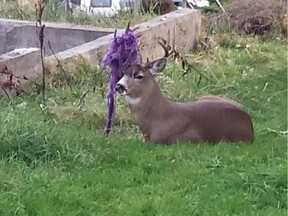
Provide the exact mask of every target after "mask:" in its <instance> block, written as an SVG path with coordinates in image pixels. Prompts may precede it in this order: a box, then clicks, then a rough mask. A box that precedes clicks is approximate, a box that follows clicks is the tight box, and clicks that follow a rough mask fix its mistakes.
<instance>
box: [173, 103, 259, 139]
mask: <svg viewBox="0 0 288 216" xmlns="http://www.w3.org/2000/svg"><path fill="white" fill-rule="evenodd" d="M173 106H175V113H176V115H178V117H179V118H180V119H181V121H182V127H179V128H181V129H179V130H182V132H181V131H179V134H182V136H183V137H184V138H185V139H192V140H194V141H198V142H203V141H204V142H210V143H217V142H220V141H221V140H224V141H228V142H238V141H244V142H253V139H254V132H253V124H252V120H251V118H250V116H249V115H248V113H247V112H246V111H245V110H244V109H243V108H241V107H239V106H238V105H236V104H233V103H231V102H226V101H220V100H219V101H218V100H211V101H210V100H203V101H197V102H195V103H191V104H174V105H173ZM190 134H191V137H189V135H190ZM180 138H181V137H180Z"/></svg>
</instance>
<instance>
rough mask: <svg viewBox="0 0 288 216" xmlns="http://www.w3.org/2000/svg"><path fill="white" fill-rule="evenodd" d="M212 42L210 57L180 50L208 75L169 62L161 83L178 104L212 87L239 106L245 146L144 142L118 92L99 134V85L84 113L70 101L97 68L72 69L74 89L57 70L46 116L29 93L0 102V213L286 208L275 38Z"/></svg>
mask: <svg viewBox="0 0 288 216" xmlns="http://www.w3.org/2000/svg"><path fill="white" fill-rule="evenodd" d="M214 39H215V40H214V41H215V43H214V45H213V48H212V49H211V50H210V51H209V52H198V53H195V54H191V55H190V56H188V58H189V60H190V61H191V62H193V66H194V67H195V68H197V69H198V70H199V71H201V72H202V73H203V74H204V75H205V76H206V77H207V78H208V80H207V79H205V78H202V80H201V81H200V83H199V82H198V80H199V75H198V73H197V72H196V71H194V70H192V71H191V72H190V73H189V74H188V75H186V76H183V75H182V74H183V72H182V71H181V69H180V65H178V64H175V63H173V62H172V61H171V62H170V64H169V65H168V66H167V70H166V71H165V73H164V74H163V75H162V76H160V77H158V80H159V83H160V84H161V87H162V89H163V92H164V93H165V95H167V97H168V98H170V99H173V100H177V101H188V100H194V99H195V98H197V97H199V96H201V95H205V94H215V95H223V96H226V97H229V98H232V99H234V100H236V101H237V102H239V103H241V104H242V105H244V106H245V108H246V109H247V111H248V112H249V113H250V114H251V116H252V118H253V122H254V125H255V137H256V139H255V143H254V144H252V145H249V144H243V145H239V144H227V143H221V144H219V145H214V146H210V145H206V144H204V145H196V144H193V143H177V144H174V145H171V146H160V145H149V144H146V143H144V142H143V141H142V138H141V135H140V133H139V131H138V130H137V127H136V126H135V125H134V122H133V119H132V118H131V117H130V113H129V112H128V109H127V105H126V104H125V103H124V102H123V100H122V99H121V98H118V104H119V105H118V110H117V116H116V120H115V125H114V126H113V131H112V132H111V134H110V135H109V136H108V137H105V136H104V135H103V126H104V122H105V118H106V110H105V102H104V99H103V98H102V96H101V92H102V91H103V87H99V85H96V91H95V93H92V91H90V93H88V96H87V97H86V105H85V106H84V107H83V109H82V110H76V108H75V105H74V103H75V102H77V100H78V99H79V97H80V96H81V94H82V93H83V92H84V91H86V90H87V89H91V90H92V83H96V84H97V82H96V81H97V80H94V79H97V77H98V78H99V73H98V70H97V69H92V68H89V67H85V68H84V69H83V71H81V75H78V77H77V71H75V72H71V74H70V76H71V77H74V79H75V83H77V82H76V80H77V79H79V80H80V81H82V82H78V83H80V84H74V85H73V89H72V91H71V90H69V88H67V86H65V83H64V84H63V83H62V85H61V86H60V85H59V83H57V82H56V80H57V76H56V75H55V76H54V78H53V79H51V80H52V81H51V83H50V86H52V87H51V88H49V89H47V98H48V99H47V108H46V109H45V110H44V111H41V109H40V108H39V106H38V104H39V103H41V96H39V95H35V94H31V95H27V94H26V95H23V96H20V97H17V98H14V99H13V102H11V101H9V100H8V99H7V98H0V110H1V111H0V122H1V130H0V158H1V159H0V215H5V216H6V215H29V216H31V215H41V216H44V215H69V216H70V215H72V216H73V215H75V216H76V215H77V216H78V215H85V216H86V215H109V216H110V215H133V216H134V215H165V216H166V215H173V216H174V215H185V216H186V215H199V216H202V215H219V216H223V215H229V216H230V215H243V216H247V215H261V216H262V215H263V216H267V215H271V216H274V215H277V216H278V215H286V212H287V199H286V198H287V160H286V159H287V146H286V144H287V137H286V136H285V135H283V133H282V132H283V131H284V132H285V131H287V61H286V60H287V53H286V48H285V46H284V44H285V41H284V40H281V39H279V40H273V41H267V40H266V41H262V40H258V39H257V38H243V37H238V36H235V35H234V36H233V37H229V39H227V37H226V35H222V36H220V37H217V38H216V37H215V38H214ZM58 78H59V77H58ZM106 81H107V76H105V79H104V82H105V83H106ZM197 83H198V84H197ZM104 87H106V85H105V86H104ZM22 102H26V103H27V107H26V108H25V109H21V108H19V107H17V105H19V104H21V103H22ZM13 106H14V107H15V109H13V108H12V107H13Z"/></svg>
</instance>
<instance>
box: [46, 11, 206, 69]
mask: <svg viewBox="0 0 288 216" xmlns="http://www.w3.org/2000/svg"><path fill="white" fill-rule="evenodd" d="M200 26H201V14H200V12H199V11H197V10H194V9H181V10H177V11H174V12H171V13H169V14H166V15H163V16H159V17H156V18H154V19H152V20H150V21H147V22H144V23H141V24H139V25H137V27H139V29H138V30H137V31H136V33H137V34H141V35H142V36H141V38H140V40H141V54H142V58H143V60H145V59H146V58H147V57H148V58H149V59H150V60H153V59H155V58H159V57H161V56H163V55H164V52H163V49H162V48H161V46H160V45H159V44H158V43H157V41H156V40H155V39H154V38H155V37H159V36H160V37H163V38H166V39H167V37H168V32H169V31H170V37H171V38H172V36H173V32H174V29H175V31H176V40H175V42H176V49H178V50H179V51H180V53H183V54H184V53H187V52H189V51H191V50H192V49H193V48H194V47H195V45H196V43H197V40H198V37H199V34H200ZM122 32H123V30H122V31H121V30H120V31H118V34H121V33H122ZM112 40H113V34H110V35H107V36H104V37H102V38H98V39H96V40H94V41H91V42H88V43H85V44H83V45H81V46H77V47H74V48H72V49H68V50H65V51H63V52H59V53H58V54H57V57H58V58H59V59H60V60H61V61H62V63H63V64H68V65H71V66H72V67H73V64H76V65H77V64H78V63H76V62H78V61H79V60H83V59H85V62H86V63H88V64H90V65H91V66H96V65H99V64H100V62H101V59H102V58H103V56H104V55H105V53H106V52H107V49H108V47H109V46H110V43H111V41H112ZM46 60H47V61H46V62H47V67H48V68H49V70H50V71H52V72H53V70H54V69H55V68H56V66H57V61H56V59H55V58H54V57H53V56H51V57H49V58H47V59H46Z"/></svg>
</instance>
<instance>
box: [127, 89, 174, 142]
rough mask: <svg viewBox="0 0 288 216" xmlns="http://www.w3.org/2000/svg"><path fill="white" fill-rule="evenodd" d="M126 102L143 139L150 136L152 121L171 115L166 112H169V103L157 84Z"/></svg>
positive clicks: (165, 118) (159, 120) (164, 118)
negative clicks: (145, 92)
mask: <svg viewBox="0 0 288 216" xmlns="http://www.w3.org/2000/svg"><path fill="white" fill-rule="evenodd" d="M128 103H129V107H130V109H131V111H132V112H133V114H134V116H135V119H136V122H137V125H138V126H139V129H140V130H141V132H142V133H143V134H144V138H145V139H146V138H148V137H149V136H150V134H151V130H152V127H153V123H154V122H161V121H162V120H167V118H168V117H169V116H171V115H169V114H168V112H169V113H171V110H170V109H171V108H172V106H171V103H170V102H169V101H168V100H166V98H165V97H164V96H163V95H162V93H161V91H160V88H159V86H158V85H156V86H154V87H153V89H151V91H150V92H149V93H148V94H145V95H142V97H140V98H136V99H134V98H133V99H130V101H129V102H128ZM148 139H149V138H148Z"/></svg>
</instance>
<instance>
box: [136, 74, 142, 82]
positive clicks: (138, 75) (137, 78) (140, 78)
mask: <svg viewBox="0 0 288 216" xmlns="http://www.w3.org/2000/svg"><path fill="white" fill-rule="evenodd" d="M143 77H144V76H143V75H141V74H135V75H134V79H136V80H138V81H141V80H142V79H143Z"/></svg>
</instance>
